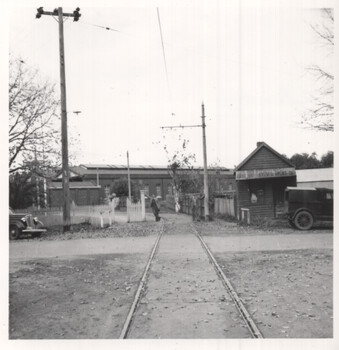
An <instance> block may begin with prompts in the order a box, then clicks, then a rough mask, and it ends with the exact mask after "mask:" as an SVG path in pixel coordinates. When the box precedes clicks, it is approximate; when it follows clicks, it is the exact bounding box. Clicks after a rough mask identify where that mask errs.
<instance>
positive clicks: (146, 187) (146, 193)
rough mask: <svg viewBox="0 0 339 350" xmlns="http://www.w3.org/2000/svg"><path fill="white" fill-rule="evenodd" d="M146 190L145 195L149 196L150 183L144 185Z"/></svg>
mask: <svg viewBox="0 0 339 350" xmlns="http://www.w3.org/2000/svg"><path fill="white" fill-rule="evenodd" d="M144 191H145V195H146V196H149V185H148V184H145V185H144Z"/></svg>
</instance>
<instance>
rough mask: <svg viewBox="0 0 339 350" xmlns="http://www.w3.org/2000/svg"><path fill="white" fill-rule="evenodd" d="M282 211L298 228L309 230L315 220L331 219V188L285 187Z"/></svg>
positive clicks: (293, 225)
mask: <svg viewBox="0 0 339 350" xmlns="http://www.w3.org/2000/svg"><path fill="white" fill-rule="evenodd" d="M284 212H285V215H286V216H287V219H288V221H289V223H290V225H291V226H292V227H294V228H297V229H299V230H309V229H310V228H312V226H313V224H314V223H315V222H316V221H317V220H320V221H333V189H329V188H302V187H287V188H286V189H285V208H284Z"/></svg>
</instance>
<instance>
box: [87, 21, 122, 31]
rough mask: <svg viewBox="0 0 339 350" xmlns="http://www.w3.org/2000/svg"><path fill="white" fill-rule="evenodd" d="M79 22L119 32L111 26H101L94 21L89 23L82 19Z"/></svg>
mask: <svg viewBox="0 0 339 350" xmlns="http://www.w3.org/2000/svg"><path fill="white" fill-rule="evenodd" d="M81 23H83V24H87V25H89V26H93V27H98V28H102V29H105V30H111V31H113V32H119V33H120V30H117V29H113V28H110V27H106V26H101V25H99V24H94V23H89V22H84V21H82V22H81Z"/></svg>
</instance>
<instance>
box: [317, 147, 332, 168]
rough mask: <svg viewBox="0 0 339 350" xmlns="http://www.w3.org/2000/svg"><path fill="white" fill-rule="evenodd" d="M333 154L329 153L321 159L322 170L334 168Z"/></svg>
mask: <svg viewBox="0 0 339 350" xmlns="http://www.w3.org/2000/svg"><path fill="white" fill-rule="evenodd" d="M333 155H334V154H333V152H332V151H328V152H327V153H326V154H324V155H323V156H322V157H321V160H320V163H321V167H322V168H333Z"/></svg>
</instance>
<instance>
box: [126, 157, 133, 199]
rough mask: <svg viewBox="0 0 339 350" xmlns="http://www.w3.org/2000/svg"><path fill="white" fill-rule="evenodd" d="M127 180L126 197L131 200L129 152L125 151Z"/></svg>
mask: <svg viewBox="0 0 339 350" xmlns="http://www.w3.org/2000/svg"><path fill="white" fill-rule="evenodd" d="M127 180H128V198H129V201H130V202H132V196H131V174H130V171H129V153H128V151H127Z"/></svg>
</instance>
